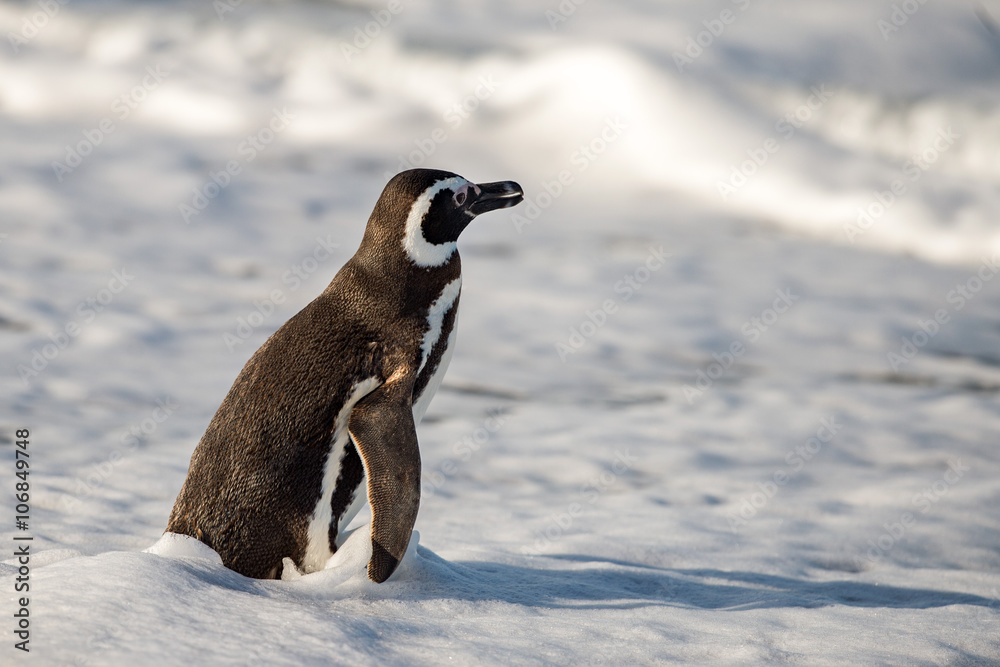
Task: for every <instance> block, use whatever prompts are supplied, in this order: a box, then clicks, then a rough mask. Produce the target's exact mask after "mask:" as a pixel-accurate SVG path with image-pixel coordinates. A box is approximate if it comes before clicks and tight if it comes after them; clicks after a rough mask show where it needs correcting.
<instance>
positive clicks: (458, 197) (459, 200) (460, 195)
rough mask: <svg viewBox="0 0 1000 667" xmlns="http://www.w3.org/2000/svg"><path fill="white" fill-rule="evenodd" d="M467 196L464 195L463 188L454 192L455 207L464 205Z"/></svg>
mask: <svg viewBox="0 0 1000 667" xmlns="http://www.w3.org/2000/svg"><path fill="white" fill-rule="evenodd" d="M467 196H468V195H466V193H465V189H464V188H463V189H461V190H459V191H458V192H456V193H455V196H454V197H453V199H454V200H455V206H461V205H462V204H464V203H465V199H466V197H467Z"/></svg>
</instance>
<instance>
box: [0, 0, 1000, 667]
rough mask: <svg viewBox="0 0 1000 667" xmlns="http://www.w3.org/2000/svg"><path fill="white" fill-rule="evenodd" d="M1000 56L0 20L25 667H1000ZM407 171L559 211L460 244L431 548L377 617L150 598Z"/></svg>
mask: <svg viewBox="0 0 1000 667" xmlns="http://www.w3.org/2000/svg"><path fill="white" fill-rule="evenodd" d="M998 20H1000V3H998V2H986V3H971V2H961V1H956V2H944V1H943V0H926V1H923V2H921V1H919V0H904V1H895V2H887V1H884V0H878V1H876V2H871V1H862V0H842V1H840V2H832V1H826V2H822V1H820V0H799V1H798V2H793V1H791V0H780V1H779V0H773V1H766V0H724V1H712V2H694V1H693V0H679V1H673V2H652V1H639V0H625V1H622V2H599V1H598V0H589V1H586V2H578V1H575V0H562V1H561V2H557V1H556V0H551V1H550V2H541V3H538V2H528V1H527V0H519V1H515V2H507V3H490V4H485V3H473V2H465V1H459V0H451V1H440V2H430V1H429V0H424V1H418V0H412V1H410V0H390V1H388V2H380V1H373V2H330V1H321V0H315V1H311V2H305V1H303V2H257V1H254V0H243V1H242V2H240V1H239V0H214V1H213V2H207V1H206V2H183V1H169V0H165V1H162V2H152V1H149V2H116V1H113V0H108V1H89V0H65V1H63V2H60V0H34V1H32V2H12V1H10V0H4V1H2V2H0V36H2V39H0V41H2V44H0V142H2V150H0V258H2V259H0V285H2V288H0V346H2V347H0V349H2V354H3V361H4V369H5V371H6V372H7V378H8V379H7V381H6V382H5V383H4V384H3V387H2V392H3V394H2V398H3V401H4V403H5V404H6V405H7V410H6V412H5V413H4V414H3V415H2V426H3V428H2V435H0V438H3V439H2V440H0V451H3V452H4V455H3V457H2V460H3V461H4V462H5V463H4V464H3V465H4V470H5V471H9V472H4V473H3V479H4V480H5V481H4V482H3V489H4V493H3V497H4V498H6V499H7V500H6V501H5V503H4V508H5V509H4V516H6V517H7V518H6V519H5V520H4V524H3V528H2V535H3V537H2V539H3V540H4V545H5V546H4V549H6V548H7V546H6V545H12V544H14V543H13V542H12V541H11V538H12V536H13V533H14V532H15V531H14V529H13V525H14V504H15V501H14V498H13V493H14V482H15V481H16V480H15V478H14V468H13V466H14V463H13V461H14V445H13V433H14V430H15V429H17V428H29V429H31V433H32V438H31V445H30V447H31V450H30V451H31V465H32V468H31V471H32V474H31V478H30V479H31V485H32V486H31V493H32V500H31V502H32V515H31V529H30V533H31V534H32V535H33V536H34V538H35V539H34V542H33V544H32V549H33V552H34V553H35V554H36V555H35V556H34V559H33V561H32V565H33V570H32V583H31V585H32V589H31V593H32V596H31V613H32V617H31V618H32V643H31V649H32V651H31V655H30V659H31V660H32V662H33V663H37V664H80V665H82V664H87V665H104V664H107V665H123V664H177V665H188V664H192V663H194V664H317V665H318V664H331V663H335V662H343V663H346V664H428V665H430V664H441V663H443V662H445V661H448V660H451V661H453V662H455V663H456V664H472V663H490V664H499V663H513V664H651V663H657V664H663V663H671V662H677V663H690V662H711V663H715V664H733V665H736V664H740V665H742V664H754V663H763V662H790V663H793V664H831V665H839V664H844V663H847V662H855V663H860V664H887V663H895V664H926V665H946V664H947V665H971V664H998V662H1000V533H998V529H1000V518H998V517H1000V513H998V509H1000V484H998V480H1000V452H998V449H997V444H998V443H997V434H998V432H1000V410H998V404H997V397H998V392H1000V310H998V307H1000V280H993V279H994V278H995V277H996V276H997V273H998V272H1000V225H998V223H997V211H998V210H1000V160H998V156H1000V28H998V24H997V21H998ZM410 166H429V167H434V168H443V169H448V170H451V171H455V172H458V173H460V174H462V175H463V176H466V177H468V178H470V179H472V180H476V181H492V180H501V179H513V180H517V181H518V182H520V183H521V184H522V185H523V186H524V188H525V190H526V194H527V201H526V202H525V203H524V204H522V205H521V206H519V207H518V208H515V209H511V210H510V211H502V212H498V213H493V214H491V215H489V216H484V217H483V218H481V219H479V220H477V221H476V222H475V224H474V225H473V226H472V227H470V228H469V229H468V230H467V231H466V232H465V234H464V235H463V237H462V239H461V242H460V244H459V247H460V251H461V252H462V254H463V259H464V262H463V265H464V271H465V280H464V291H463V299H462V305H461V312H460V316H459V336H458V348H457V351H456V355H455V358H454V361H453V362H452V366H451V370H450V372H449V375H448V378H447V379H446V382H445V386H444V387H443V388H442V391H441V392H440V393H439V395H438V397H437V398H436V399H435V402H434V403H432V405H431V408H430V411H429V412H428V415H427V418H426V419H425V422H424V424H423V425H422V426H421V428H420V430H419V437H420V442H421V450H422V456H423V463H424V497H423V502H422V506H421V513H420V516H419V518H418V521H417V528H418V530H419V531H420V536H419V542H420V546H419V548H417V547H416V546H415V545H414V548H412V549H411V552H410V554H409V556H408V558H407V559H406V561H405V562H404V564H403V566H401V569H400V570H399V572H398V573H397V575H396V576H395V577H394V578H393V579H392V580H391V581H390V582H388V583H386V584H384V585H382V586H374V585H368V584H366V582H365V581H364V579H363V572H362V568H363V562H364V558H363V554H361V555H359V554H355V553H353V552H351V550H345V552H344V554H342V557H341V561H340V562H339V567H338V568H334V569H331V570H327V571H324V572H321V573H316V574H314V575H309V576H307V577H305V578H302V579H299V580H297V581H289V582H256V581H252V580H247V579H244V578H242V577H240V576H238V575H235V574H234V573H232V572H229V571H227V570H225V569H224V568H222V567H221V566H219V565H217V564H215V563H213V562H212V561H211V560H205V559H199V558H195V557H192V558H188V559H183V558H182V559H177V558H162V557H160V556H156V555H152V554H146V553H141V551H142V550H143V549H145V548H147V547H149V546H150V545H151V544H153V543H154V542H156V540H157V539H158V538H159V536H160V533H161V532H162V530H163V527H164V526H165V524H166V519H167V515H168V513H169V511H170V507H171V505H172V503H173V499H174V497H175V496H176V494H177V492H178V490H179V489H180V486H181V483H182V481H183V479H184V475H185V473H186V470H187V464H188V459H189V457H190V454H191V452H192V450H193V448H194V445H195V444H196V442H197V440H198V438H199V437H200V436H201V433H202V432H203V430H204V428H205V426H206V425H207V423H208V421H209V419H210V418H211V416H212V414H213V413H214V411H215V409H216V408H217V407H218V404H219V403H220V401H221V400H222V398H223V396H224V395H225V392H226V391H227V390H228V388H229V386H230V384H231V383H232V381H233V379H234V378H235V376H236V374H237V373H238V372H239V370H240V368H241V367H242V366H243V364H244V363H245V362H246V360H247V359H248V358H249V356H250V355H251V354H252V353H253V351H254V350H255V349H256V348H257V347H258V346H259V345H260V344H261V343H263V341H264V340H265V339H266V338H267V336H268V335H270V334H271V333H272V332H273V331H274V330H275V329H276V328H277V327H278V326H280V324H281V323H282V322H283V321H285V320H286V319H287V318H288V317H290V316H291V315H293V314H294V313H295V312H296V311H297V310H298V309H300V308H301V307H302V306H304V305H305V304H306V303H308V302H309V301H310V300H311V299H312V298H314V297H315V296H316V295H317V294H318V293H319V292H320V291H321V290H322V289H323V287H324V286H325V285H326V283H327V282H328V281H329V280H330V279H331V278H332V277H333V275H334V274H335V273H336V271H337V269H338V268H339V267H340V265H341V264H342V263H343V262H344V261H345V260H346V259H347V258H348V257H350V255H351V254H353V252H354V250H355V248H356V246H357V244H358V242H359V241H360V238H361V235H362V232H363V228H364V223H365V221H366V219H367V216H368V214H369V212H370V210H371V207H372V205H373V204H374V202H375V200H376V199H377V197H378V194H379V193H380V191H381V189H382V187H383V186H384V184H385V182H386V180H387V178H388V177H389V176H391V174H393V173H395V172H396V171H399V170H401V169H404V168H408V167H410ZM415 542H416V540H415ZM14 572H15V568H14V565H13V561H7V563H6V564H0V573H2V574H3V576H4V579H3V581H4V582H6V583H4V584H3V593H2V597H3V600H4V605H5V606H4V610H5V611H4V615H5V616H6V617H7V618H8V624H9V626H8V625H5V626H3V630H2V632H3V636H4V637H5V638H6V639H5V644H4V645H3V647H2V648H0V656H3V657H2V659H0V662H3V663H4V664H6V662H7V661H8V660H10V659H11V656H13V655H14V654H15V653H16V651H15V650H14V649H13V648H12V644H13V636H12V634H11V631H12V630H11V628H12V624H11V623H10V619H11V614H13V611H14V609H15V599H16V597H17V595H15V593H14V592H13V573H14ZM19 657H20V656H19Z"/></svg>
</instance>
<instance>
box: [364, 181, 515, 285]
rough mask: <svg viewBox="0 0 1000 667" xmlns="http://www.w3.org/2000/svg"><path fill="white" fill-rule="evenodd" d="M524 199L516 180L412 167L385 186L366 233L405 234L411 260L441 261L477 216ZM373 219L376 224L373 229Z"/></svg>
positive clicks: (423, 262)
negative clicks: (491, 180) (480, 178)
mask: <svg viewBox="0 0 1000 667" xmlns="http://www.w3.org/2000/svg"><path fill="white" fill-rule="evenodd" d="M523 199H524V191H523V190H522V189H521V186H520V185H518V184H517V183H515V182H513V181H498V182H496V183H479V184H476V183H473V182H471V181H468V180H466V179H465V178H462V177H461V176H459V175H458V174H453V173H451V172H449V171H439V170H436V169H410V170H408V171H404V172H401V173H399V174H396V176H394V177H393V178H392V180H390V181H389V183H388V184H387V185H386V186H385V190H383V191H382V196H381V197H380V198H379V201H378V203H377V204H376V205H375V210H374V211H373V212H372V217H371V219H370V220H369V222H368V226H369V229H368V231H367V232H366V234H365V236H366V238H367V237H368V236H369V235H370V234H373V233H374V235H375V236H377V237H382V238H380V239H379V240H381V241H387V240H389V239H388V238H385V236H387V235H388V236H395V237H396V238H399V235H400V234H401V236H402V238H401V243H402V246H403V252H404V253H405V255H406V257H407V259H408V260H409V261H410V262H412V263H413V264H416V265H417V266H419V267H422V268H431V267H435V266H441V265H443V264H445V263H446V262H447V261H448V260H449V259H451V256H452V255H453V254H454V252H455V247H456V241H457V240H458V237H459V235H460V234H461V233H462V231H463V230H464V229H465V228H466V226H468V224H469V223H470V222H472V220H473V218H475V217H476V216H477V215H480V214H482V213H487V212H489V211H494V210H496V209H500V208H507V207H509V206H515V205H517V204H519V203H520V202H521V201H522V200H523ZM373 224H374V225H375V226H376V227H378V229H375V230H373V229H372V226H373ZM389 228H394V229H391V230H390V229H389ZM393 232H395V233H393Z"/></svg>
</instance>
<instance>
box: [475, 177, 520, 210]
mask: <svg viewBox="0 0 1000 667" xmlns="http://www.w3.org/2000/svg"><path fill="white" fill-rule="evenodd" d="M476 187H477V188H479V196H478V197H477V198H476V201H474V202H472V205H471V206H469V210H470V211H472V212H473V213H474V214H475V215H482V214H483V213H487V212H489V211H495V210H497V209H498V208H508V207H510V206H517V205H518V204H520V203H521V201H523V200H524V190H522V189H521V186H520V185H518V184H517V183H515V182H514V181H497V182H496V183H479V184H477V185H476Z"/></svg>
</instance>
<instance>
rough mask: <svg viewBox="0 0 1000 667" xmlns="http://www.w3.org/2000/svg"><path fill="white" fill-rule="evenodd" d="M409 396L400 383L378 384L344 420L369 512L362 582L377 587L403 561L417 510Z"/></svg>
mask: <svg viewBox="0 0 1000 667" xmlns="http://www.w3.org/2000/svg"><path fill="white" fill-rule="evenodd" d="M410 392H411V390H410V387H409V386H404V383H400V382H395V383H389V384H385V385H382V386H381V387H379V388H378V389H376V390H375V391H373V392H372V393H370V394H368V395H367V396H365V397H364V398H363V399H362V400H361V401H360V402H358V404H357V405H355V406H354V409H353V410H352V411H351V418H350V420H349V421H348V430H349V431H350V434H351V439H352V440H353V441H354V446H355V447H356V448H357V450H358V453H359V454H361V458H362V460H363V461H364V464H365V470H366V472H367V477H368V502H369V504H370V505H371V508H372V558H371V560H370V561H369V562H368V578H369V579H371V580H372V581H374V582H376V583H379V584H380V583H382V582H383V581H385V580H386V579H388V578H389V576H390V575H391V574H392V573H393V572H394V571H395V569H396V566H397V565H399V561H400V560H401V559H402V558H403V554H404V553H405V552H406V546H407V545H408V544H409V543H410V533H411V532H412V531H413V524H414V522H415V521H416V520H417V509H418V507H419V506H420V450H419V449H418V448H417V430H416V425H415V424H414V423H413V407H412V405H411V403H410V398H409V397H410Z"/></svg>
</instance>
